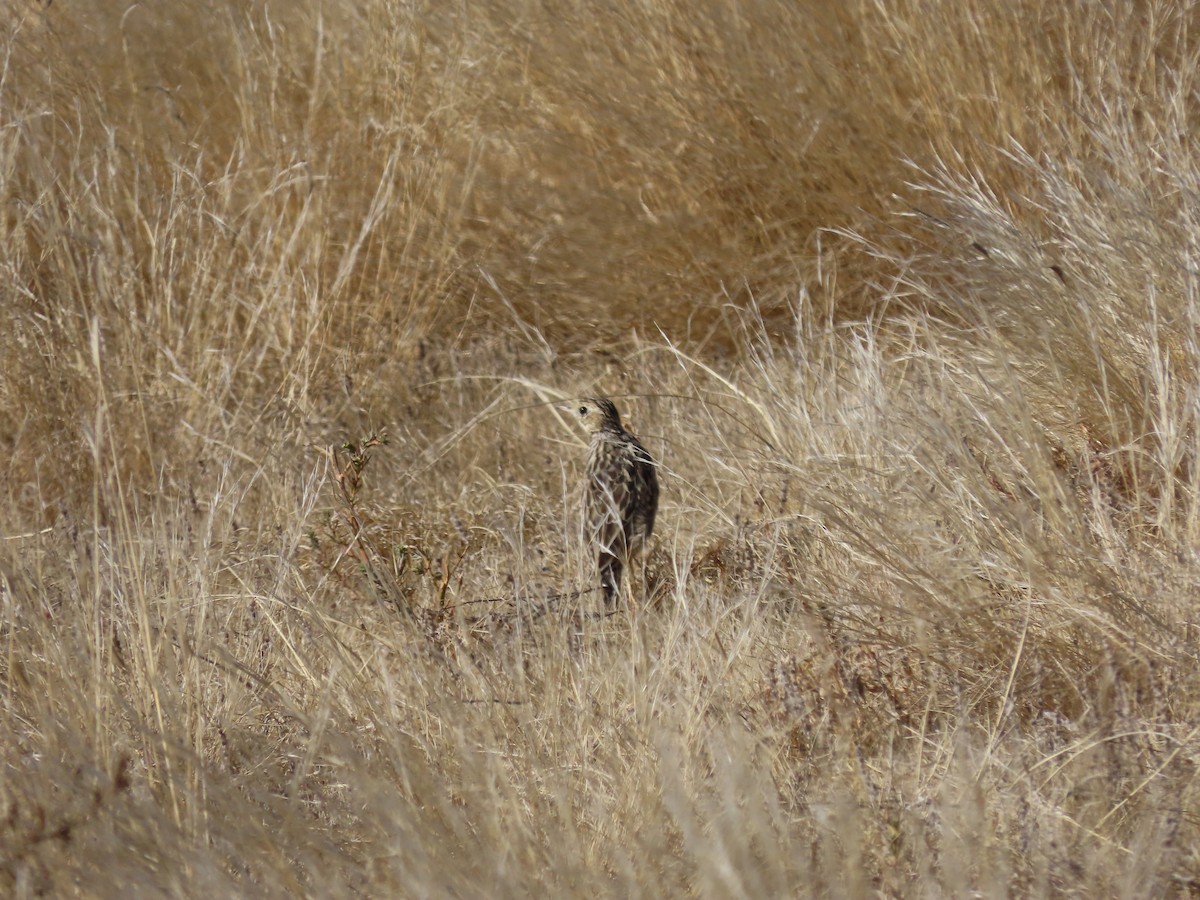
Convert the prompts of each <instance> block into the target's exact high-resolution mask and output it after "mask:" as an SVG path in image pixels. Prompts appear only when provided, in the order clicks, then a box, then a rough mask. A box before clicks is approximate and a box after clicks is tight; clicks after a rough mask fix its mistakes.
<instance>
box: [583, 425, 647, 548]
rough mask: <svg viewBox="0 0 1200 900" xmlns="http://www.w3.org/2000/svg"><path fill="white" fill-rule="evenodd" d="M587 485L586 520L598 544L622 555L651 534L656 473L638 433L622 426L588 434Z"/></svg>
mask: <svg viewBox="0 0 1200 900" xmlns="http://www.w3.org/2000/svg"><path fill="white" fill-rule="evenodd" d="M588 486H589V490H588V520H589V522H590V524H591V528H592V530H593V532H594V533H595V534H596V537H597V538H598V539H599V541H600V542H601V544H603V545H605V546H608V547H611V548H613V549H614V551H616V552H621V553H624V552H625V551H627V550H632V549H634V548H635V547H637V546H638V545H639V544H641V543H643V542H644V541H645V540H647V539H648V538H649V537H650V534H651V532H652V531H653V530H654V517H655V515H656V513H657V511H658V474H657V472H656V471H655V465H654V460H653V459H652V458H651V456H650V454H649V453H648V452H647V451H646V448H645V447H643V446H642V444H641V442H640V441H639V440H638V439H637V438H636V437H634V436H633V435H632V434H630V433H629V432H628V431H625V430H624V429H623V428H621V429H611V430H608V429H606V430H603V431H598V432H596V433H595V434H593V435H592V442H591V448H590V452H589V454H588Z"/></svg>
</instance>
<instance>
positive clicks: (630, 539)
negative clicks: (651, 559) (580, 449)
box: [571, 397, 658, 611]
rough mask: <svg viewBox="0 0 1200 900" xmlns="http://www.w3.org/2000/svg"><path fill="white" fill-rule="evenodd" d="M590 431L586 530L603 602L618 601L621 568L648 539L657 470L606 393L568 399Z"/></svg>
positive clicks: (655, 503) (610, 604)
mask: <svg viewBox="0 0 1200 900" xmlns="http://www.w3.org/2000/svg"><path fill="white" fill-rule="evenodd" d="M571 408H572V410H573V412H574V413H575V415H576V416H578V418H579V420H580V422H582V423H583V426H584V428H586V429H587V430H588V431H589V432H590V433H591V442H590V444H589V447H588V457H587V490H586V503H585V509H586V523H587V536H588V538H589V540H590V541H591V542H592V544H593V545H594V547H595V550H596V568H597V570H598V573H599V575H600V587H601V589H602V590H603V591H604V605H605V608H606V609H607V610H609V611H611V610H612V609H613V608H614V606H615V605H616V599H617V593H618V591H619V589H620V585H621V573H622V571H623V570H624V568H625V567H626V566H627V565H628V563H629V559H630V557H631V556H632V555H633V554H634V553H636V552H637V551H638V550H640V549H641V548H642V547H643V546H644V545H645V543H646V542H647V541H648V540H649V539H650V533H651V532H652V531H653V530H654V517H655V516H656V515H657V513H658V471H657V468H658V467H657V464H656V463H655V462H654V459H653V458H652V457H651V456H650V454H649V453H648V452H647V451H646V448H645V447H643V446H642V442H641V441H639V440H638V439H637V438H636V437H634V435H632V434H631V433H630V432H628V431H626V430H625V427H624V426H623V425H622V424H621V414H620V413H618V412H617V407H616V406H614V405H613V402H612V401H611V400H609V399H608V398H606V397H590V398H588V399H586V400H580V401H578V403H574V404H571Z"/></svg>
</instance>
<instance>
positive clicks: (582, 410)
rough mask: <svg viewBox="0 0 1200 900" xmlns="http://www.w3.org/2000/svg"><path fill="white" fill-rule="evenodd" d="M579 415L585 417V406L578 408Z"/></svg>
mask: <svg viewBox="0 0 1200 900" xmlns="http://www.w3.org/2000/svg"><path fill="white" fill-rule="evenodd" d="M579 414H580V415H581V416H586V415H587V407H586V406H581V407H579Z"/></svg>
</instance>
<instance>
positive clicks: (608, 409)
mask: <svg viewBox="0 0 1200 900" xmlns="http://www.w3.org/2000/svg"><path fill="white" fill-rule="evenodd" d="M563 407H564V408H565V409H567V410H569V411H570V412H571V413H573V414H574V415H575V417H576V418H577V419H579V421H580V422H581V423H582V424H583V427H584V428H586V429H587V430H588V432H589V433H591V434H595V433H596V432H597V431H614V430H619V429H620V427H621V414H620V413H618V412H617V408H616V407H615V406H613V402H612V401H611V400H609V399H607V398H605V397H589V398H587V399H586V400H576V401H572V402H569V403H564V404H563Z"/></svg>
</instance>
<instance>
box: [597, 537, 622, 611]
mask: <svg viewBox="0 0 1200 900" xmlns="http://www.w3.org/2000/svg"><path fill="white" fill-rule="evenodd" d="M599 569H600V587H601V588H602V589H603V590H604V608H605V610H606V611H608V612H611V611H612V610H613V609H614V608H615V606H616V603H617V595H618V594H619V593H620V589H621V560H620V558H619V557H617V556H615V555H614V554H612V553H607V552H605V551H603V550H601V551H600V560H599Z"/></svg>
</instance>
